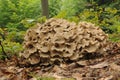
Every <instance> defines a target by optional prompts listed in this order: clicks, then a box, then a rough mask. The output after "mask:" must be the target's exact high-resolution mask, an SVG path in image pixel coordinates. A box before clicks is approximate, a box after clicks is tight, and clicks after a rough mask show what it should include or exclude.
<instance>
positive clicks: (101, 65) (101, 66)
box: [90, 62, 108, 68]
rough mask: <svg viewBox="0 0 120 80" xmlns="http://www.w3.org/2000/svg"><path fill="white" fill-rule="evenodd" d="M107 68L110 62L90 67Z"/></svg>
mask: <svg viewBox="0 0 120 80" xmlns="http://www.w3.org/2000/svg"><path fill="white" fill-rule="evenodd" d="M107 66H108V62H101V63H98V64H96V65H92V66H90V68H104V67H107Z"/></svg>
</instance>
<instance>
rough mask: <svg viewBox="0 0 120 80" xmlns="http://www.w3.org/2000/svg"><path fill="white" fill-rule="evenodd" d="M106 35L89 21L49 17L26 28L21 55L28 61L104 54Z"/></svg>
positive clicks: (41, 61)
mask: <svg viewBox="0 0 120 80" xmlns="http://www.w3.org/2000/svg"><path fill="white" fill-rule="evenodd" d="M107 39H108V38H107V35H106V34H105V33H104V32H103V31H102V30H101V29H100V28H99V27H97V26H95V25H94V24H92V23H88V22H80V23H78V24H76V23H74V22H68V21H67V20H64V19H54V18H52V19H49V20H47V21H46V22H45V23H44V24H42V25H40V24H37V26H36V27H35V28H31V29H29V30H28V31H27V33H26V35H25V38H24V46H23V47H24V51H23V53H21V54H20V55H21V56H23V57H24V58H26V59H27V60H28V61H29V63H30V64H38V63H40V65H49V64H54V63H57V64H59V63H61V62H66V61H67V60H71V61H77V60H79V59H80V58H82V57H83V56H84V55H85V54H86V53H90V54H103V53H104V52H105V45H106V43H107Z"/></svg>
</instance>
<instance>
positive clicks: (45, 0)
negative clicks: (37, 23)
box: [41, 0, 49, 18]
mask: <svg viewBox="0 0 120 80" xmlns="http://www.w3.org/2000/svg"><path fill="white" fill-rule="evenodd" d="M41 5H42V16H46V18H48V17H49V10H48V0H41Z"/></svg>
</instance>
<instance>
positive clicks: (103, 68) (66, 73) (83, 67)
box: [0, 48, 120, 80]
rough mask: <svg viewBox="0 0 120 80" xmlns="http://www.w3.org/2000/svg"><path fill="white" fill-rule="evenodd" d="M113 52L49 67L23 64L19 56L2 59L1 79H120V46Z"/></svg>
mask: <svg viewBox="0 0 120 80" xmlns="http://www.w3.org/2000/svg"><path fill="white" fill-rule="evenodd" d="M112 53H113V54H109V55H107V56H104V57H99V58H92V59H88V60H82V61H79V65H78V64H77V63H71V64H61V65H59V66H58V65H54V66H49V67H39V66H38V65H36V66H22V65H21V64H20V61H19V59H18V58H17V57H15V56H14V57H12V58H11V59H10V60H5V61H3V60H1V61H0V80H120V48H115V49H114V50H112Z"/></svg>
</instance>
